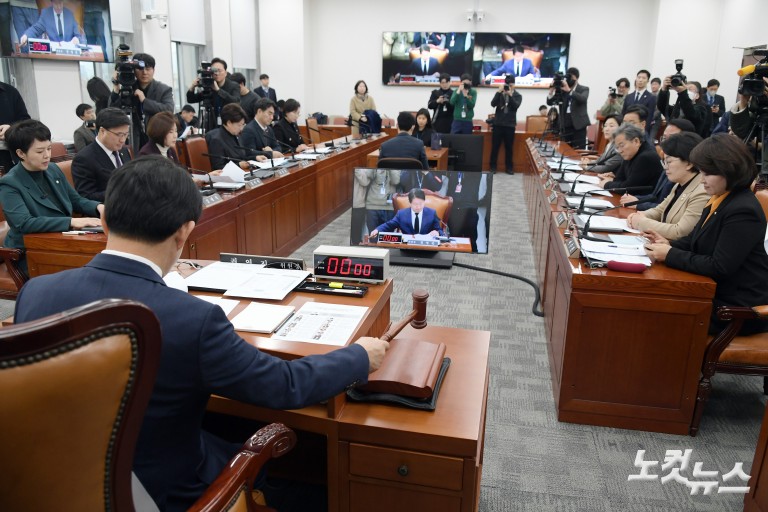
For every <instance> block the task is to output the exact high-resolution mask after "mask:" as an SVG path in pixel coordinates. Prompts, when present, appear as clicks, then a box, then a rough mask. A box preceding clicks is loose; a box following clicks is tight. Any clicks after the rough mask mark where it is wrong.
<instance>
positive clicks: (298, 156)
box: [293, 153, 320, 160]
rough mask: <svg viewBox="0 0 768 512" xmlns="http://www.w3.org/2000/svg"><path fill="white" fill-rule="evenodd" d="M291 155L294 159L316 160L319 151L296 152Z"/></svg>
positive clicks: (318, 156)
mask: <svg viewBox="0 0 768 512" xmlns="http://www.w3.org/2000/svg"><path fill="white" fill-rule="evenodd" d="M293 156H294V158H296V160H317V159H318V158H320V154H319V153H297V154H295V155H293Z"/></svg>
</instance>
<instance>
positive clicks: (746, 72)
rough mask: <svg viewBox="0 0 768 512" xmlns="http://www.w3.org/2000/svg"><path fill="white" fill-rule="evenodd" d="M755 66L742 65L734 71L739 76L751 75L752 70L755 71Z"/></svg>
mask: <svg viewBox="0 0 768 512" xmlns="http://www.w3.org/2000/svg"><path fill="white" fill-rule="evenodd" d="M756 67H757V66H756V65H755V64H750V65H749V66H744V67H743V68H741V69H740V70H738V71H737V72H736V74H737V75H739V76H744V75H751V74H752V73H754V72H755V68H756Z"/></svg>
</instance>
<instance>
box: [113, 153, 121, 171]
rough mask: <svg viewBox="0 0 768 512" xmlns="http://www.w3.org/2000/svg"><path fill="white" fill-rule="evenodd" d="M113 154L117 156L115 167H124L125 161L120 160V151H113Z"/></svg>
mask: <svg viewBox="0 0 768 512" xmlns="http://www.w3.org/2000/svg"><path fill="white" fill-rule="evenodd" d="M112 156H114V157H115V169H117V168H118V167H122V166H123V161H122V160H120V153H118V152H117V151H113V152H112Z"/></svg>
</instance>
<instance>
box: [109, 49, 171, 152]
mask: <svg viewBox="0 0 768 512" xmlns="http://www.w3.org/2000/svg"><path fill="white" fill-rule="evenodd" d="M142 64H143V65H142ZM120 65H121V64H120V63H118V66H120ZM132 66H133V72H134V74H135V76H136V81H135V83H134V84H133V98H132V104H131V105H126V104H125V103H124V101H123V98H121V95H120V89H121V88H122V87H125V85H127V84H121V83H120V75H119V72H118V71H115V76H114V78H113V80H112V83H113V84H114V85H113V87H112V94H111V95H110V97H109V106H110V107H118V108H123V109H125V108H126V107H128V106H130V107H131V108H132V110H133V115H132V119H133V134H132V135H133V136H132V137H131V145H132V146H133V148H134V151H136V150H137V147H141V146H143V145H144V144H145V143H146V142H147V140H148V139H147V137H146V134H145V131H146V126H147V124H148V123H149V120H150V119H151V118H152V116H154V115H155V114H157V113H158V112H173V106H174V103H173V89H172V88H171V87H170V86H168V85H165V84H164V83H162V82H160V81H158V80H155V58H154V57H152V56H151V55H150V54H148V53H137V54H135V55H134V56H133V61H132ZM140 123H143V126H141V125H140ZM137 142H138V146H137Z"/></svg>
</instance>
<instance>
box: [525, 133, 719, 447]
mask: <svg viewBox="0 0 768 512" xmlns="http://www.w3.org/2000/svg"><path fill="white" fill-rule="evenodd" d="M529 151H530V153H531V154H529V158H527V159H526V161H527V162H528V163H529V165H531V166H532V169H531V174H529V175H528V176H526V188H525V190H526V201H527V203H528V209H529V221H530V223H531V229H532V238H533V242H534V248H535V254H536V255H537V256H538V257H537V258H536V261H537V275H538V278H539V282H541V283H543V286H542V296H543V305H544V313H545V328H546V335H547V342H548V343H547V348H548V356H549V362H550V372H551V378H552V389H553V394H554V398H555V405H556V408H557V413H558V419H559V420H560V421H568V422H574V423H584V424H589V425H604V426H611V427H617V428H630V429H639V430H648V431H657V432H668V433H674V434H688V430H689V427H690V422H691V419H692V418H693V409H694V405H695V398H696V386H697V384H698V379H699V377H700V369H701V362H702V359H703V354H704V350H705V347H706V332H707V328H708V325H709V315H710V311H711V308H712V297H713V296H714V292H715V283H714V282H713V281H712V280H711V279H709V278H706V277H703V276H698V275H694V274H689V273H687V272H682V271H678V270H674V269H670V268H668V267H666V266H665V265H663V264H658V263H657V264H654V265H653V266H652V267H651V268H649V269H647V270H646V271H645V272H643V273H642V274H630V273H624V272H615V271H611V270H607V269H605V268H595V269H593V268H589V266H588V265H587V264H586V262H585V261H584V260H583V259H579V258H568V254H566V251H565V246H564V242H565V238H564V234H563V233H564V228H561V227H558V226H557V224H556V223H555V222H554V220H553V213H552V212H553V211H557V210H558V209H559V208H561V207H562V202H561V201H560V200H558V203H557V204H555V205H552V204H550V202H549V199H548V193H547V190H546V189H545V184H544V181H545V180H544V179H543V178H542V177H541V174H540V173H541V171H542V170H543V167H542V161H541V159H540V158H538V157H537V156H536V155H535V154H534V153H535V152H536V150H535V148H533V147H531V148H529ZM612 200H614V201H615V200H616V198H613V199H612ZM623 210H624V209H619V210H615V211H613V212H609V215H619V216H626V214H627V213H628V212H629V211H630V210H627V211H623ZM544 240H546V242H545V241H544ZM542 265H544V268H542Z"/></svg>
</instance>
